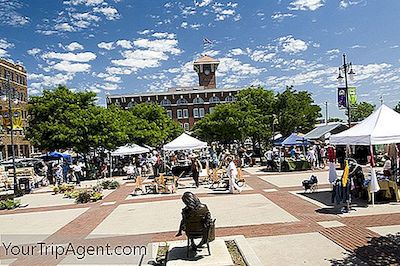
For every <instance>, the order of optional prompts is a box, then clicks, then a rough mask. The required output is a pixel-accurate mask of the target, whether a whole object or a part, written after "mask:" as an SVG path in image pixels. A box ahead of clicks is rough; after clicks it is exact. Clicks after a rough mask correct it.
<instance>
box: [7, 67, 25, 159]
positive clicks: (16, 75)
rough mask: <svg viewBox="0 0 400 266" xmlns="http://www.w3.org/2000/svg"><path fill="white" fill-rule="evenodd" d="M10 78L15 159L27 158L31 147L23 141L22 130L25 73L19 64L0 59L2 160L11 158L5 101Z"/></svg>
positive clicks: (23, 126) (23, 127) (23, 122)
mask: <svg viewBox="0 0 400 266" xmlns="http://www.w3.org/2000/svg"><path fill="white" fill-rule="evenodd" d="M8 75H9V78H10V86H11V87H13V88H15V95H14V99H17V101H15V102H13V103H12V104H13V106H12V107H13V113H14V114H13V115H14V116H13V119H14V121H15V123H14V147H15V155H16V156H17V157H29V156H30V153H31V145H30V143H29V141H28V140H26V139H25V135H24V129H25V128H26V126H27V106H28V92H27V89H28V87H27V72H26V70H25V68H24V67H23V66H21V65H19V64H14V63H11V62H9V61H7V60H4V59H0V115H1V116H0V151H1V156H0V157H1V158H3V159H4V160H6V159H9V158H11V156H12V149H11V148H12V146H11V135H10V132H11V131H10V128H9V127H8V126H7V120H8V119H7V117H8V101H6V100H5V96H6V93H5V90H6V88H7V76H8Z"/></svg>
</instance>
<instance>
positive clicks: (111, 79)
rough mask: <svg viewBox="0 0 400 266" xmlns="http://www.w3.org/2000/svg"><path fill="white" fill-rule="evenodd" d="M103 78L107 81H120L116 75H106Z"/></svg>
mask: <svg viewBox="0 0 400 266" xmlns="http://www.w3.org/2000/svg"><path fill="white" fill-rule="evenodd" d="M104 80H105V81H108V82H114V83H121V77H118V76H108V77H105V78H104Z"/></svg>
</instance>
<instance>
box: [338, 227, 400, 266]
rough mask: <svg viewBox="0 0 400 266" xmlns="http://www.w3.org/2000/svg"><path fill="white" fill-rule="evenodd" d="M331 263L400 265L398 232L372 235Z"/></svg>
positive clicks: (399, 236) (399, 235)
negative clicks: (366, 241) (363, 242)
mask: <svg viewBox="0 0 400 266" xmlns="http://www.w3.org/2000/svg"><path fill="white" fill-rule="evenodd" d="M331 263H332V265H400V233H397V234H396V235H387V236H381V237H374V238H372V239H370V240H369V241H368V244H367V245H365V246H362V247H359V248H357V249H355V250H354V251H353V252H351V253H349V255H347V257H345V258H343V259H340V260H331Z"/></svg>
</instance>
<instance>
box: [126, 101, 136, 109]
mask: <svg viewBox="0 0 400 266" xmlns="http://www.w3.org/2000/svg"><path fill="white" fill-rule="evenodd" d="M135 104H136V103H135V102H134V101H130V102H129V103H128V105H127V106H126V107H128V108H131V107H133V106H134V105H135Z"/></svg>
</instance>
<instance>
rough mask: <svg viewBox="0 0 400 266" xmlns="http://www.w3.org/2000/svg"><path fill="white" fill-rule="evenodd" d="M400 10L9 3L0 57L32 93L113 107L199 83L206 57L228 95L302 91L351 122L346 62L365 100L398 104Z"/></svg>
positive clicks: (387, 5) (201, 0)
mask: <svg viewBox="0 0 400 266" xmlns="http://www.w3.org/2000/svg"><path fill="white" fill-rule="evenodd" d="M399 11H400V1H398V0H385V1H382V0H380V1H378V0H375V1H373V0H342V1H340V0H337V1H334V0H330V1H328V0H264V1H261V0H251V1H249V0H247V1H245V0H238V1H234V0H232V1H223V0H194V1H193V0H192V1H189V0H187V1H184V0H181V1H161V0H66V1H61V0H60V1H56V0H25V1H17V0H0V26H1V28H0V32H1V34H0V56H1V57H5V58H8V59H10V60H13V61H15V62H22V63H23V64H24V65H25V66H26V68H27V70H28V72H29V80H28V81H29V93H30V95H37V94H40V93H41V92H42V90H43V89H47V88H54V87H55V86H56V85H57V84H66V85H67V86H68V87H70V88H73V89H76V90H92V91H95V92H96V93H98V95H99V103H100V104H104V97H105V95H106V94H108V93H110V94H121V93H138V92H144V91H161V90H165V89H166V88H168V87H174V86H189V85H196V84H197V78H196V74H195V73H194V72H193V68H192V62H193V60H194V59H196V58H198V57H199V56H200V55H201V54H208V55H211V56H213V57H214V58H217V59H219V60H220V61H221V63H220V66H219V69H218V74H217V84H218V87H243V86H250V85H262V86H264V87H266V88H271V89H274V90H276V91H281V90H282V89H283V88H284V87H285V86H286V85H294V87H295V89H298V90H308V91H310V92H311V93H312V94H313V97H314V99H315V101H316V103H317V104H319V105H321V107H323V103H324V102H325V101H328V103H329V111H330V113H331V115H332V116H340V117H343V116H344V115H343V112H342V111H339V110H338V109H337V107H336V105H337V104H336V88H337V86H338V83H337V81H336V77H337V75H338V70H337V68H338V66H339V65H340V64H341V63H342V58H341V55H342V54H343V53H346V54H347V55H348V58H349V60H350V61H351V62H352V63H353V65H354V71H355V72H356V76H355V79H354V82H352V84H354V85H355V86H357V88H358V91H357V94H358V99H359V100H360V101H369V102H372V103H375V104H377V105H379V103H380V97H381V96H382V97H383V100H384V102H385V103H386V104H387V105H389V106H394V105H395V104H396V103H397V102H398V101H400V89H399V85H400V77H399V74H400V61H399V59H400V34H399V32H400V31H399V29H398V27H399V25H400V23H399V22H400V17H399V15H398V14H399ZM203 38H207V39H209V40H211V41H212V44H209V45H206V47H204V45H203Z"/></svg>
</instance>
